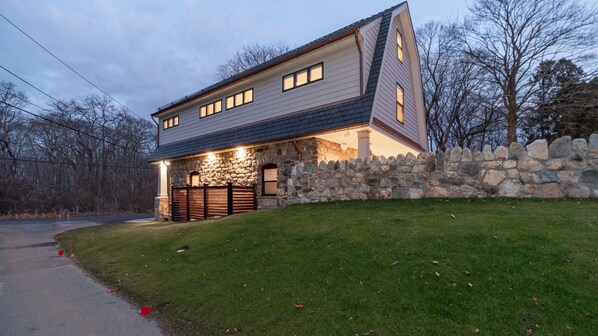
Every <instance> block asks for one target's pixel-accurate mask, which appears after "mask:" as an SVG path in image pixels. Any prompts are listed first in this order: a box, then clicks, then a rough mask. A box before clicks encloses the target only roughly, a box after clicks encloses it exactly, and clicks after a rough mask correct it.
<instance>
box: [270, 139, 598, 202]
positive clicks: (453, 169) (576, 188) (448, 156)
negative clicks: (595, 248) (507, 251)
mask: <svg viewBox="0 0 598 336" xmlns="http://www.w3.org/2000/svg"><path fill="white" fill-rule="evenodd" d="M280 188H281V189H282V190H279V194H281V195H285V196H286V198H285V199H283V200H282V203H283V204H293V203H310V202H326V201H334V200H355V199H362V200H365V199H390V198H411V199H416V198H424V197H425V198H436V197H448V198H472V197H475V198H482V197H520V198H528V197H539V198H560V197H574V198H589V197H592V198H598V134H593V135H592V136H591V137H590V139H589V141H587V140H586V139H575V140H571V137H562V138H559V139H557V140H555V141H554V142H553V143H551V144H550V145H548V144H547V142H546V140H537V141H535V142H533V143H532V144H530V145H528V146H527V147H524V146H523V145H522V144H518V143H513V144H511V146H510V147H509V148H506V147H503V146H500V147H498V148H496V149H495V150H494V151H493V150H492V149H491V148H490V147H489V146H486V147H484V150H483V151H481V152H480V151H478V150H475V151H471V150H469V149H468V148H464V149H461V148H453V149H452V150H450V151H447V152H446V153H439V154H429V153H424V154H420V155H419V156H417V157H415V156H414V155H413V154H411V153H409V154H407V155H406V156H403V155H399V156H398V157H389V158H385V157H373V158H372V159H371V160H370V159H366V160H364V161H362V160H359V159H350V160H348V161H347V160H340V161H329V162H325V161H320V162H319V164H318V163H316V161H315V160H312V161H309V160H308V161H303V162H299V163H297V164H296V165H294V166H293V168H292V170H291V174H290V178H288V181H287V183H285V185H281V186H280ZM284 189H286V190H284Z"/></svg>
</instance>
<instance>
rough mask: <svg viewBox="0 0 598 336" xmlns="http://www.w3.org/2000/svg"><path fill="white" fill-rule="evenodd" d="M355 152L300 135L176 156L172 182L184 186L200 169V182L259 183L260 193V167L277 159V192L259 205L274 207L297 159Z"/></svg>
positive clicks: (281, 197)
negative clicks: (280, 139) (291, 138)
mask: <svg viewBox="0 0 598 336" xmlns="http://www.w3.org/2000/svg"><path fill="white" fill-rule="evenodd" d="M295 144H296V145H297V147H295ZM297 148H298V149H299V151H297ZM354 152H355V153H354ZM353 154H355V156H357V154H356V151H355V150H354V149H351V148H348V149H347V150H345V151H343V150H342V149H341V148H340V145H338V144H336V143H333V142H330V141H326V140H322V139H318V138H309V139H301V140H297V141H296V142H295V143H294V142H293V141H285V142H277V143H271V144H265V145H262V146H257V147H251V148H246V149H244V150H243V151H238V150H233V151H227V152H221V153H215V154H213V155H203V156H199V157H194V158H188V159H182V160H173V161H172V162H171V165H170V168H169V171H170V178H171V181H170V183H171V185H173V186H175V187H184V186H186V185H187V184H189V183H190V180H189V174H190V173H192V172H198V173H199V178H200V185H203V184H208V185H210V186H223V185H225V184H226V183H227V182H232V183H233V184H234V185H240V186H251V185H253V184H256V185H257V192H258V195H261V194H262V190H261V188H262V180H261V179H262V176H261V167H262V166H264V165H266V164H270V163H274V164H276V165H277V166H278V186H279V190H278V195H277V196H262V197H258V206H259V207H268V208H271V207H276V206H278V205H280V204H281V202H283V201H284V200H285V199H286V194H285V192H286V189H287V188H286V184H287V181H288V179H289V178H290V176H291V170H292V168H293V167H294V166H295V164H296V163H297V162H300V161H304V162H313V163H315V162H318V159H321V160H330V159H340V158H348V157H351V156H352V155H353Z"/></svg>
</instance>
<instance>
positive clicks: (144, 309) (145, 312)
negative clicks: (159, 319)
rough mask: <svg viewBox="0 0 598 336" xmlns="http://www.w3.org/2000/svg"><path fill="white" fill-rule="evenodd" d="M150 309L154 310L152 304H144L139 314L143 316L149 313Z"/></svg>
mask: <svg viewBox="0 0 598 336" xmlns="http://www.w3.org/2000/svg"><path fill="white" fill-rule="evenodd" d="M150 311H152V307H151V306H143V307H141V311H139V315H141V316H145V315H149V313H150Z"/></svg>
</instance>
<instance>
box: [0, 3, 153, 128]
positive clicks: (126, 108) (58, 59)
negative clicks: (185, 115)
mask: <svg viewBox="0 0 598 336" xmlns="http://www.w3.org/2000/svg"><path fill="white" fill-rule="evenodd" d="M0 16H1V17H2V18H3V19H4V20H6V21H7V22H8V23H10V24H11V25H12V26H13V27H15V28H16V29H17V30H18V31H20V32H21V33H23V35H25V36H27V37H28V38H29V39H30V40H31V41H33V43H35V44H37V45H38V46H39V47H40V48H42V49H43V50H44V51H46V52H47V53H48V54H50V55H51V56H52V57H54V58H55V59H56V60H57V61H58V62H60V63H62V64H63V65H64V66H65V67H67V68H69V69H70V70H71V71H72V72H74V73H75V74H77V76H79V77H81V78H82V79H83V80H85V81H86V82H87V83H89V84H90V85H91V86H93V87H94V88H96V89H98V90H99V91H100V92H102V93H103V94H105V95H106V96H108V97H109V98H110V99H112V100H113V101H114V102H116V103H117V104H118V105H120V106H122V107H123V108H124V109H125V110H127V111H129V112H131V113H133V114H134V115H136V116H138V117H139V118H142V119H145V118H143V117H142V116H140V115H139V114H137V113H135V112H133V111H132V110H131V109H129V108H128V107H126V106H125V105H123V104H122V103H121V102H119V101H118V100H116V98H114V97H112V96H111V95H110V94H108V93H107V92H106V91H104V90H102V89H100V88H99V87H98V86H97V85H95V84H94V83H92V82H91V81H90V80H89V79H87V78H86V77H85V76H83V75H82V74H80V73H79V72H78V71H77V70H75V69H73V68H72V67H71V66H70V65H68V64H66V62H64V61H63V60H61V59H60V58H59V57H58V56H56V55H54V53H52V52H51V51H50V50H48V49H47V48H46V47H44V46H43V45H42V44H41V43H39V42H37V41H36V40H35V39H34V38H33V37H31V36H30V35H29V34H27V33H26V32H24V31H23V29H21V28H19V26H17V25H16V24H14V23H13V22H12V21H10V20H9V19H8V18H7V17H6V16H4V15H2V13H0ZM5 70H6V69H5Z"/></svg>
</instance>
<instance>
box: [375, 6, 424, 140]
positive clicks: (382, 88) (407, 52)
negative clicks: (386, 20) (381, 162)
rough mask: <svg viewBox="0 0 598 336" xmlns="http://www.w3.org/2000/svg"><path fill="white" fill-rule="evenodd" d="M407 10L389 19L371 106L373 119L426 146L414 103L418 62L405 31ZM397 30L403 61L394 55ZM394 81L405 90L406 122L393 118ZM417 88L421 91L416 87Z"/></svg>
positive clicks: (394, 108) (394, 112)
mask: <svg viewBox="0 0 598 336" xmlns="http://www.w3.org/2000/svg"><path fill="white" fill-rule="evenodd" d="M395 13H399V11H396V12H395ZM405 21H406V22H405ZM410 25H411V23H410V22H409V16H408V13H407V12H406V11H405V12H402V15H397V16H395V17H394V18H393V19H392V22H391V24H390V28H389V32H388V39H387V44H386V50H385V53H384V57H383V60H382V68H381V70H380V77H379V80H378V89H377V91H376V98H375V101H374V106H373V113H372V118H378V119H379V120H381V121H382V122H384V123H385V124H387V125H389V126H390V127H392V128H394V129H395V130H397V131H398V132H399V133H401V134H403V135H405V136H407V137H408V138H409V139H411V140H413V141H415V142H417V143H419V144H420V145H421V146H422V147H423V148H426V147H427V146H426V143H425V142H424V143H423V144H422V143H421V136H420V129H421V127H420V126H421V125H419V124H420V123H421V118H420V116H419V115H418V114H421V113H423V111H421V107H420V106H416V105H419V104H416V92H415V91H416V88H415V87H414V82H413V67H412V66H413V64H412V62H418V61H419V60H418V59H417V57H414V54H413V51H415V50H411V49H414V48H415V45H414V43H413V42H414V41H413V35H412V34H408V33H406V31H405V30H407V29H406V28H407V27H408V28H409V29H410ZM397 30H398V31H400V32H401V35H402V36H403V62H402V63H401V62H400V61H399V60H398V58H397V47H396V32H397ZM397 83H398V84H399V85H400V86H401V87H402V88H403V90H404V111H405V123H404V124H401V123H400V122H399V121H397V118H396V85H397ZM418 90H421V88H419V89H418Z"/></svg>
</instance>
